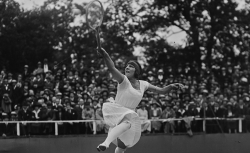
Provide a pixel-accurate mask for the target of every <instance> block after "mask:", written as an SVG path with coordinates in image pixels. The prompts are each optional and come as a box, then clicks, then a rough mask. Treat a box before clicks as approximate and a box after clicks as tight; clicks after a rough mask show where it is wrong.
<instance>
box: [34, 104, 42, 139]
mask: <svg viewBox="0 0 250 153" xmlns="http://www.w3.org/2000/svg"><path fill="white" fill-rule="evenodd" d="M32 107H33V111H32V114H31V120H32V121H41V120H42V117H43V116H42V115H43V114H42V111H41V104H40V103H38V102H37V103H34V104H33V105H32ZM41 127H42V126H41V123H31V131H32V132H31V133H32V134H35V135H38V134H40V133H41Z"/></svg>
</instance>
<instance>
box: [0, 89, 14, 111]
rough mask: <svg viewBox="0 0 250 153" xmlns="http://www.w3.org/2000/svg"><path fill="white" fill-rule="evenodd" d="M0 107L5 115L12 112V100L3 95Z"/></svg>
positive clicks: (6, 94)
mask: <svg viewBox="0 0 250 153" xmlns="http://www.w3.org/2000/svg"><path fill="white" fill-rule="evenodd" d="M1 107H2V109H3V110H4V112H5V113H10V112H11V111H12V100H11V98H10V96H9V94H8V93H5V94H4V95H3V98H2V102H1Z"/></svg>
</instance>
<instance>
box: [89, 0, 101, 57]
mask: <svg viewBox="0 0 250 153" xmlns="http://www.w3.org/2000/svg"><path fill="white" fill-rule="evenodd" d="M103 16H104V10H103V5H102V3H101V2H100V1H99V0H93V1H91V2H90V3H88V5H87V7H86V22H87V24H88V26H89V27H90V28H91V29H92V30H93V31H94V32H95V36H96V42H97V46H98V50H97V54H98V55H99V53H100V49H101V41H100V34H99V32H100V26H101V25H102V21H103Z"/></svg>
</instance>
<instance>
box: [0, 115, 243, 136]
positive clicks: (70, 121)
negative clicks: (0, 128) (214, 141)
mask: <svg viewBox="0 0 250 153" xmlns="http://www.w3.org/2000/svg"><path fill="white" fill-rule="evenodd" d="M187 118H192V119H195V120H202V121H203V131H204V132H205V128H206V121H207V120H224V121H239V123H238V127H239V132H240V133H241V132H242V120H244V118H205V119H204V118H195V117H187ZM180 120H184V118H178V119H174V118H171V119H151V120H150V121H161V122H166V121H180ZM95 121H97V120H64V121H0V123H16V124H17V126H16V128H17V136H20V124H25V123H26V124H27V123H54V124H55V135H58V123H86V122H92V123H93V134H96V122H95Z"/></svg>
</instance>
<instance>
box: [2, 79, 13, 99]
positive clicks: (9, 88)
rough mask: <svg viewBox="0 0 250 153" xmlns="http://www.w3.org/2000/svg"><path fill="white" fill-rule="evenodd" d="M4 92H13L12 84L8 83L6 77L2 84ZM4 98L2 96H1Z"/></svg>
mask: <svg viewBox="0 0 250 153" xmlns="http://www.w3.org/2000/svg"><path fill="white" fill-rule="evenodd" d="M1 90H2V94H5V93H8V94H9V95H11V94H12V86H11V84H9V83H8V79H7V78H6V77H5V78H4V80H3V84H2V85H1ZM1 99H2V98H1Z"/></svg>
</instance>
